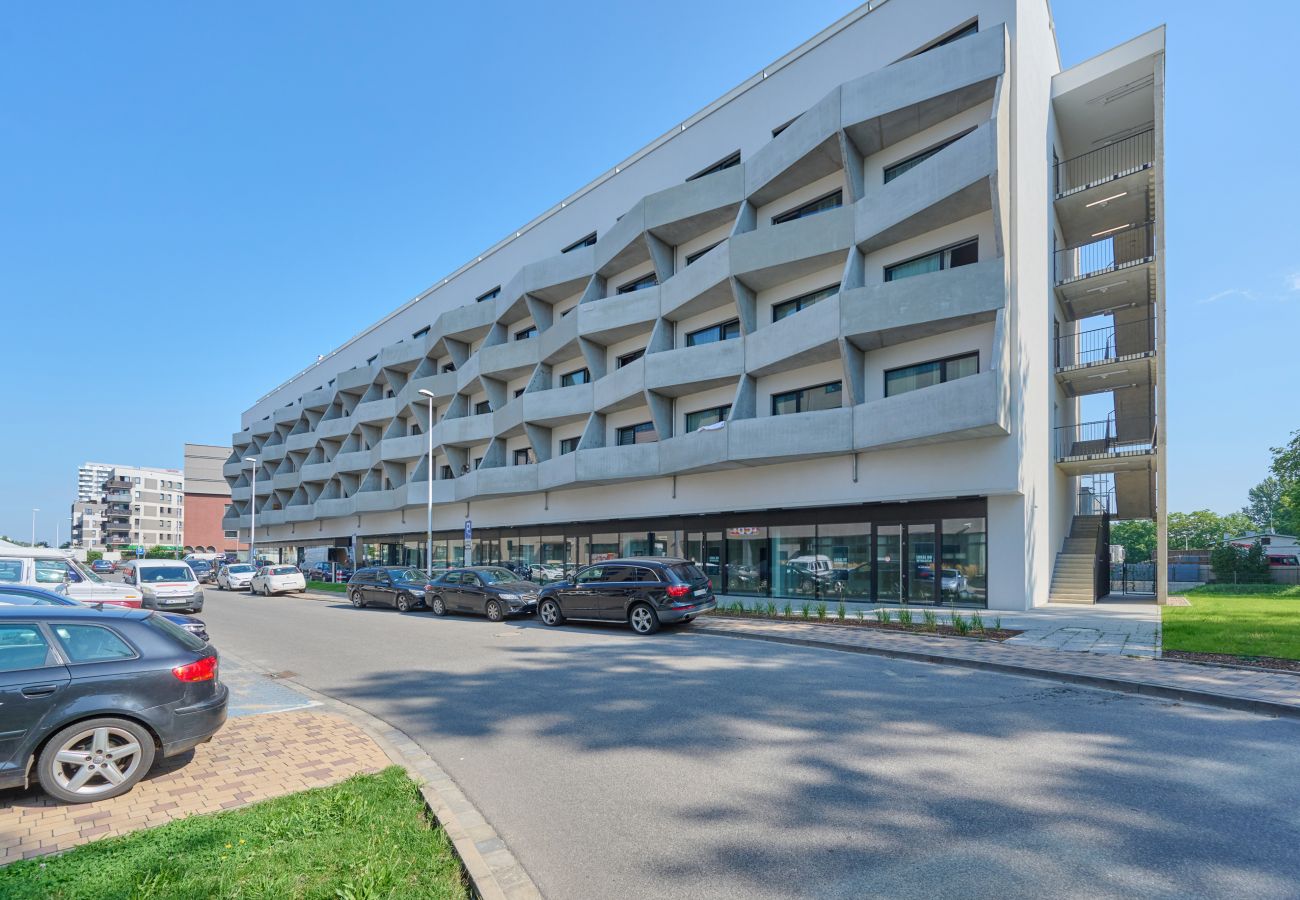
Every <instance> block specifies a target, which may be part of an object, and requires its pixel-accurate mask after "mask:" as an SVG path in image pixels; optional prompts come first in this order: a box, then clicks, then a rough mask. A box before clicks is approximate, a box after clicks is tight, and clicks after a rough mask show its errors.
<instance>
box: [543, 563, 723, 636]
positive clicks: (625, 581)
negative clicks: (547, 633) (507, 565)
mask: <svg viewBox="0 0 1300 900" xmlns="http://www.w3.org/2000/svg"><path fill="white" fill-rule="evenodd" d="M716 605H717V601H716V600H715V599H714V596H713V583H712V582H711V581H709V579H708V577H707V576H706V575H705V574H704V573H703V572H702V571H701V570H700V568H699V567H698V566H696V565H695V564H694V563H693V562H691V561H689V560H685V559H675V558H663V557H655V558H653V559H649V558H646V559H642V558H635V559H611V560H606V561H604V562H601V563H597V564H596V565H591V566H586V567H585V568H582V569H579V570H578V573H577V575H575V576H574V578H573V580H571V581H562V582H560V583H559V584H552V585H547V586H546V587H544V588H542V591H541V594H540V596H539V603H538V607H537V613H538V616H539V617H540V618H541V620H542V622H543V624H546V625H552V626H554V625H560V624H562V623H563V622H564V620H565V619H588V620H593V621H603V622H627V623H628V624H629V625H630V626H631V627H632V630H633V631H635V632H636V633H637V634H654V633H655V632H656V631H658V630H659V627H660V626H661V625H663V624H664V623H665V622H689V621H691V620H692V619H694V618H695V617H696V616H698V615H699V614H700V613H702V612H705V611H706V610H710V609H713V608H714V607H715V606H716Z"/></svg>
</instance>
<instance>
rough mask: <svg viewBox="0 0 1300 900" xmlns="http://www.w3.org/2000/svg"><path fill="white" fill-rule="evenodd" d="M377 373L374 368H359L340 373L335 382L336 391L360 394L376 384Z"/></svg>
mask: <svg viewBox="0 0 1300 900" xmlns="http://www.w3.org/2000/svg"><path fill="white" fill-rule="evenodd" d="M374 380H375V373H374V371H373V367H372V366H357V367H356V368H354V369H348V370H347V371H346V372H340V373H339V374H338V376H337V377H336V378H335V380H334V389H335V390H336V391H338V392H340V393H342V392H345V391H346V392H349V393H353V394H360V393H363V392H364V391H365V389H366V388H368V387H370V385H371V384H373V383H374Z"/></svg>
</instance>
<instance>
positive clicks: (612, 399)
mask: <svg viewBox="0 0 1300 900" xmlns="http://www.w3.org/2000/svg"><path fill="white" fill-rule="evenodd" d="M593 403H594V407H595V410H596V411H597V412H610V411H613V410H619V409H631V408H632V407H634V406H640V405H641V404H643V403H645V357H644V356H643V357H641V358H640V359H635V360H633V361H632V362H630V363H628V364H627V365H625V366H623V367H622V368H620V369H615V370H614V371H612V372H610V373H609V374H608V375H606V376H605V377H604V378H598V379H597V380H596V382H595V389H594V395H593Z"/></svg>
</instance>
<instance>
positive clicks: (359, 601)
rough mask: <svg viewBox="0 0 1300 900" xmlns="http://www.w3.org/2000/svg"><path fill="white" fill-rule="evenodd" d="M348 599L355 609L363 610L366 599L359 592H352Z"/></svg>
mask: <svg viewBox="0 0 1300 900" xmlns="http://www.w3.org/2000/svg"><path fill="white" fill-rule="evenodd" d="M348 599H349V600H351V601H352V605H353V606H355V607H356V608H357V609H364V608H365V605H366V598H365V597H362V596H361V592H360V591H353V592H352V593H351V594H350V595H348Z"/></svg>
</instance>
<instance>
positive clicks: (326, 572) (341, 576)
mask: <svg viewBox="0 0 1300 900" xmlns="http://www.w3.org/2000/svg"><path fill="white" fill-rule="evenodd" d="M303 574H305V575H306V576H307V580H308V581H323V582H325V583H326V584H329V583H331V582H338V583H339V584H342V583H343V582H345V581H347V580H348V579H350V578H351V577H352V570H351V569H350V568H348V567H347V566H345V565H342V564H339V563H328V562H318V563H314V564H312V566H311V568H309V569H303Z"/></svg>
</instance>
